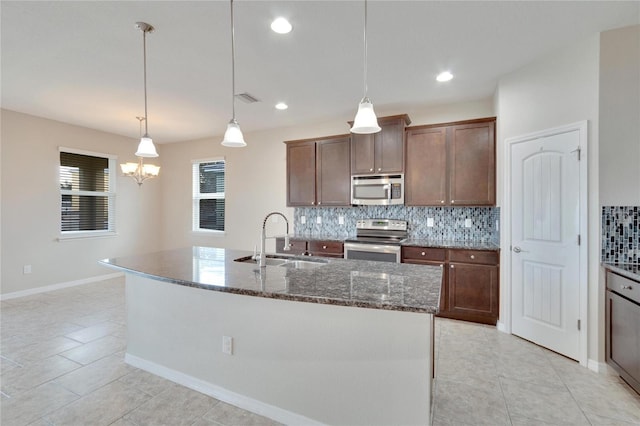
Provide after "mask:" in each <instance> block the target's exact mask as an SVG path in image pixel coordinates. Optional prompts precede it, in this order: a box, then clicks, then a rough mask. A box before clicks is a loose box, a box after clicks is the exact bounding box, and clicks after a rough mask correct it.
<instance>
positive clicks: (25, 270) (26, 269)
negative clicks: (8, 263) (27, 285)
mask: <svg viewBox="0 0 640 426" xmlns="http://www.w3.org/2000/svg"><path fill="white" fill-rule="evenodd" d="M22 273H23V274H30V273H31V265H24V266H23V267H22Z"/></svg>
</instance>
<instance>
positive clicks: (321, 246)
mask: <svg viewBox="0 0 640 426" xmlns="http://www.w3.org/2000/svg"><path fill="white" fill-rule="evenodd" d="M289 244H290V250H289V251H285V250H284V238H280V237H279V238H276V252H277V253H282V254H291V255H297V256H300V255H308V256H321V257H343V256H344V244H343V243H342V242H341V241H334V240H306V239H300V238H291V239H289Z"/></svg>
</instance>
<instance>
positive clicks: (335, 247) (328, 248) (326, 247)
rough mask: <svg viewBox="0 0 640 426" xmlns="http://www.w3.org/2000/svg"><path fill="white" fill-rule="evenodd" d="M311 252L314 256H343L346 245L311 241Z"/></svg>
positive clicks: (336, 242) (337, 242)
mask: <svg viewBox="0 0 640 426" xmlns="http://www.w3.org/2000/svg"><path fill="white" fill-rule="evenodd" d="M309 251H310V252H311V253H314V254H321V253H327V254H341V253H343V252H344V245H343V244H342V243H341V242H339V241H309Z"/></svg>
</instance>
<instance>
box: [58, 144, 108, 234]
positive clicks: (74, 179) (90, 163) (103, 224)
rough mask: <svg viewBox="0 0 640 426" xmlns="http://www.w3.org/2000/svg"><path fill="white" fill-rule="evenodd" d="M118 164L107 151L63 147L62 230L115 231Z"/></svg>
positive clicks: (61, 174) (89, 232)
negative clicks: (116, 165) (88, 150)
mask: <svg viewBox="0 0 640 426" xmlns="http://www.w3.org/2000/svg"><path fill="white" fill-rule="evenodd" d="M115 164H116V158H115V157H114V156H111V155H107V154H97V153H91V152H86V151H78V150H73V149H70V148H60V233H61V236H62V237H63V238H65V237H81V236H93V235H101V234H110V233H115V206H114V204H115V179H114V177H115Z"/></svg>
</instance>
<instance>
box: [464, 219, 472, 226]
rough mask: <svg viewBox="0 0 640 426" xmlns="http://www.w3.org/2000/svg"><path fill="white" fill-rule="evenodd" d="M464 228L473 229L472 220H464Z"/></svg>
mask: <svg viewBox="0 0 640 426" xmlns="http://www.w3.org/2000/svg"><path fill="white" fill-rule="evenodd" d="M464 227H465V228H471V219H465V220H464Z"/></svg>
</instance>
